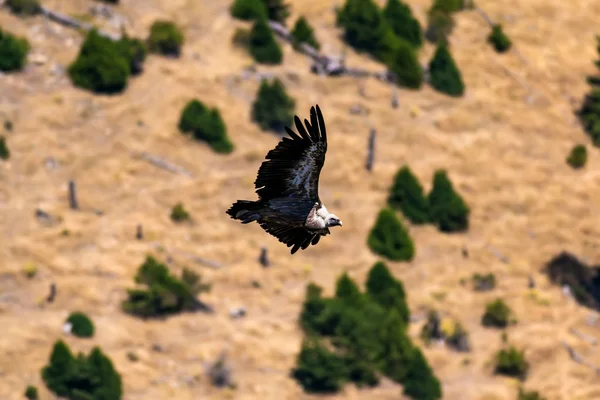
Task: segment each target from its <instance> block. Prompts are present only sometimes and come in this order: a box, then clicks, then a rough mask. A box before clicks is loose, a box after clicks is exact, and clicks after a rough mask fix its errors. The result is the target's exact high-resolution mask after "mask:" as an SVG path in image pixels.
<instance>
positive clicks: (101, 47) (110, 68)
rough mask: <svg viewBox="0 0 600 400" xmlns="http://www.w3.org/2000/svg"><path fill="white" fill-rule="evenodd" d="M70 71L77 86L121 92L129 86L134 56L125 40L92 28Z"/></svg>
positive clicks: (100, 91) (101, 90)
mask: <svg viewBox="0 0 600 400" xmlns="http://www.w3.org/2000/svg"><path fill="white" fill-rule="evenodd" d="M68 72H69V76H70V77H71V81H72V82H73V84H74V85H75V86H78V87H80V88H83V89H87V90H91V91H93V92H96V93H107V94H109V93H119V92H122V91H123V90H124V89H125V88H126V87H127V81H128V78H129V75H130V73H131V60H130V59H129V58H128V57H127V55H126V54H125V52H124V51H123V44H122V43H121V44H119V42H114V41H112V40H110V39H108V38H105V37H102V36H100V35H99V34H98V32H97V31H96V30H91V31H90V32H89V33H88V35H87V37H86V39H85V41H84V42H83V45H82V46H81V49H80V50H79V55H78V56H77V59H76V60H75V62H73V63H72V64H71V65H70V66H69V70H68Z"/></svg>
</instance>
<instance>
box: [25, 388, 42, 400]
mask: <svg viewBox="0 0 600 400" xmlns="http://www.w3.org/2000/svg"><path fill="white" fill-rule="evenodd" d="M25 397H26V398H27V399H28V400H39V396H38V390H37V388H36V387H35V386H31V385H29V386H27V389H25Z"/></svg>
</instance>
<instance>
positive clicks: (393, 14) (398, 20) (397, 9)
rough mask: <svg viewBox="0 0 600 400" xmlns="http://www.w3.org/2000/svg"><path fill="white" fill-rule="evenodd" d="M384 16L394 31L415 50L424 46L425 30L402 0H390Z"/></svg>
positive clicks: (384, 10)
mask: <svg viewBox="0 0 600 400" xmlns="http://www.w3.org/2000/svg"><path fill="white" fill-rule="evenodd" d="M383 16H384V17H385V18H386V20H387V21H388V23H389V24H390V26H391V28H392V30H393V31H394V33H395V34H396V36H398V37H399V38H401V39H404V40H406V41H407V42H408V43H410V44H411V45H412V46H414V47H415V48H419V47H421V46H422V45H423V30H422V29H421V24H420V23H419V21H418V20H417V19H416V18H415V17H414V16H413V14H412V11H411V9H410V7H409V6H408V5H407V4H405V3H404V2H402V1H401V0H388V1H387V3H386V5H385V7H384V9H383Z"/></svg>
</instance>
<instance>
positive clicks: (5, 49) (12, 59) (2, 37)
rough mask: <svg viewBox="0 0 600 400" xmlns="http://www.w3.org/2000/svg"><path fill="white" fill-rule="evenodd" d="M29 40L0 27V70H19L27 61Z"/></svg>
mask: <svg viewBox="0 0 600 400" xmlns="http://www.w3.org/2000/svg"><path fill="white" fill-rule="evenodd" d="M29 49H30V47H29V42H27V39H25V38H19V37H17V36H15V35H13V34H12V33H9V32H6V31H3V30H2V29H1V28H0V71H2V72H13V71H20V70H22V69H23V67H24V66H25V63H26V62H27V54H28V53H29Z"/></svg>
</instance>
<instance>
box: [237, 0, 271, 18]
mask: <svg viewBox="0 0 600 400" xmlns="http://www.w3.org/2000/svg"><path fill="white" fill-rule="evenodd" d="M229 11H230V12H231V16H232V17H234V18H237V19H241V20H244V21H253V20H259V19H267V7H266V5H265V1H264V0H234V2H233V4H232V5H231V8H230V9H229Z"/></svg>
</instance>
